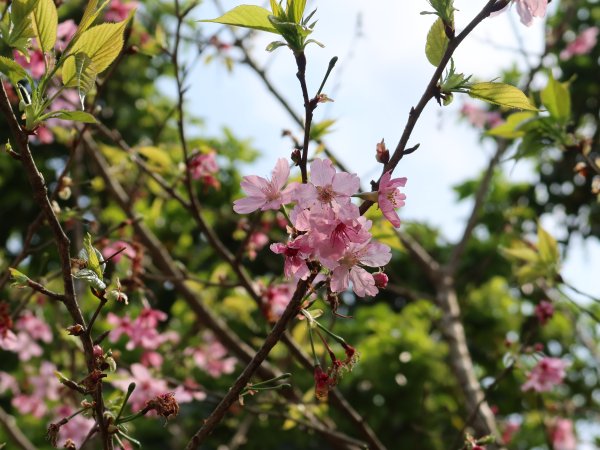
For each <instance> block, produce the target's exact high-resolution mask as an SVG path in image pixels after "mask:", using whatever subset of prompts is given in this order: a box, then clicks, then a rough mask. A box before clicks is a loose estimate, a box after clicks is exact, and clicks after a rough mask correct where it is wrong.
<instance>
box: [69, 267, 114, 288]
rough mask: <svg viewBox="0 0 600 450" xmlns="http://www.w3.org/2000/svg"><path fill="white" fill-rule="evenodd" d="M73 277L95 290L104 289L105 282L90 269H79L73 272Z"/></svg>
mask: <svg viewBox="0 0 600 450" xmlns="http://www.w3.org/2000/svg"><path fill="white" fill-rule="evenodd" d="M73 278H76V279H78V280H83V281H85V282H86V283H88V284H89V285H90V286H91V287H93V288H94V289H96V290H97V291H103V290H105V289H106V284H105V283H104V281H102V279H101V278H100V277H99V276H98V274H97V273H96V272H94V271H93V270H92V269H81V270H79V271H77V273H74V274H73Z"/></svg>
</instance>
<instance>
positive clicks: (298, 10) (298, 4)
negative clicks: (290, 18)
mask: <svg viewBox="0 0 600 450" xmlns="http://www.w3.org/2000/svg"><path fill="white" fill-rule="evenodd" d="M292 7H293V11H294V22H296V23H300V21H301V20H302V16H303V15H304V9H305V8H306V0H293V1H292Z"/></svg>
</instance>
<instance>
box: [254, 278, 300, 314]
mask: <svg viewBox="0 0 600 450" xmlns="http://www.w3.org/2000/svg"><path fill="white" fill-rule="evenodd" d="M295 288H296V286H295V285H293V284H276V285H271V286H269V287H268V288H267V289H266V290H264V291H263V292H262V293H261V298H262V300H263V303H262V305H261V310H262V312H263V314H264V315H265V317H266V318H267V320H268V321H269V322H275V321H277V319H279V318H280V317H281V314H283V311H284V310H285V308H286V307H287V305H288V303H289V302H290V300H291V299H292V295H293V294H294V290H295Z"/></svg>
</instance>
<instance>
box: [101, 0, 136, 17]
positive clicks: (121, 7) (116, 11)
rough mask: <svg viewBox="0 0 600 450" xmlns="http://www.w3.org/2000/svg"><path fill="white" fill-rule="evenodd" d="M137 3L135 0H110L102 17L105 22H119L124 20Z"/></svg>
mask: <svg viewBox="0 0 600 450" xmlns="http://www.w3.org/2000/svg"><path fill="white" fill-rule="evenodd" d="M138 5H139V3H138V2H137V1H131V2H122V1H121V0H112V2H110V6H109V7H108V9H107V10H106V14H105V15H104V18H105V19H106V21H107V22H120V21H122V20H125V19H126V18H127V16H128V15H129V12H130V11H132V10H134V9H136V8H137V7H138Z"/></svg>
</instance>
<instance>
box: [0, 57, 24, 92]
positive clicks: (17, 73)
mask: <svg viewBox="0 0 600 450" xmlns="http://www.w3.org/2000/svg"><path fill="white" fill-rule="evenodd" d="M0 73H3V74H4V75H6V76H7V77H8V79H9V80H10V81H11V83H12V84H14V85H15V86H16V84H17V82H19V81H21V80H22V79H24V78H27V72H25V69H23V68H22V67H21V66H20V65H19V64H17V63H16V62H14V61H13V60H12V59H9V58H6V57H4V56H0Z"/></svg>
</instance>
